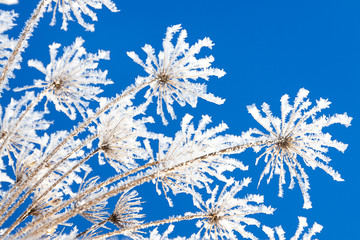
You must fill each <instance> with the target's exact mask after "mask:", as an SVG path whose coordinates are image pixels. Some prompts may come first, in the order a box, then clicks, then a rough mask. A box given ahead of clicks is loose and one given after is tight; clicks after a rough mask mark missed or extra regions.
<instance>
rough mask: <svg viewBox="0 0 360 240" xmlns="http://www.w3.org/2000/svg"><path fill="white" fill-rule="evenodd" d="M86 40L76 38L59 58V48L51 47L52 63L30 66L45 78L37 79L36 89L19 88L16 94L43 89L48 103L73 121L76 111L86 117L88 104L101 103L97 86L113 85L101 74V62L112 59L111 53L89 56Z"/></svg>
mask: <svg viewBox="0 0 360 240" xmlns="http://www.w3.org/2000/svg"><path fill="white" fill-rule="evenodd" d="M83 43H84V40H83V39H82V38H80V37H79V38H77V39H76V40H75V42H74V43H73V44H72V45H71V46H70V47H66V48H64V54H63V55H62V56H61V57H59V58H57V59H56V55H57V51H58V48H59V47H60V46H61V45H60V44H58V43H54V44H52V45H50V46H49V48H50V58H51V59H50V63H49V64H48V65H47V66H46V68H45V67H44V65H43V63H42V62H40V61H38V60H30V61H29V62H28V64H29V66H31V67H35V68H36V69H38V70H39V71H40V72H42V73H44V74H45V75H46V76H45V79H44V80H42V79H38V80H35V82H34V85H33V86H28V87H23V88H17V89H16V91H20V90H26V89H30V88H42V89H43V91H44V94H45V96H46V98H47V101H51V102H53V103H54V104H55V108H56V110H58V111H62V112H64V113H65V114H66V115H67V116H68V117H69V118H70V119H75V118H76V110H78V111H79V113H80V114H81V116H82V117H83V118H85V113H86V110H85V109H86V108H87V107H88V106H89V101H93V100H99V98H98V97H97V95H98V94H99V93H101V92H102V91H103V90H102V89H101V88H100V87H99V86H98V85H100V84H102V85H107V84H111V83H113V82H112V81H110V80H109V79H107V78H106V75H107V71H100V70H97V69H96V68H97V67H98V61H99V60H101V59H109V52H108V51H103V50H99V52H98V53H97V54H91V53H87V52H86V50H85V48H84V47H83V46H82V45H83Z"/></svg>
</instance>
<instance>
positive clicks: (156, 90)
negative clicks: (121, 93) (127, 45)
mask: <svg viewBox="0 0 360 240" xmlns="http://www.w3.org/2000/svg"><path fill="white" fill-rule="evenodd" d="M179 31H180V33H179V37H178V40H177V42H176V45H175V46H174V45H173V43H172V39H173V36H174V34H176V33H177V32H179ZM186 37H187V32H186V30H184V29H183V30H181V25H175V26H172V27H169V28H168V29H167V32H166V37H165V39H164V41H163V48H164V49H163V51H160V52H159V54H158V56H157V57H156V56H155V50H154V49H153V48H152V47H151V46H150V45H148V44H146V45H145V46H144V47H143V48H142V49H143V50H144V52H145V53H146V54H147V59H146V61H145V62H143V61H142V60H141V59H140V58H139V56H138V55H137V54H136V53H135V52H128V53H127V54H128V56H129V57H131V58H132V59H133V60H134V62H136V63H138V64H139V65H141V66H142V67H143V68H144V69H145V71H146V72H147V73H148V74H149V76H147V77H145V78H142V77H139V78H138V79H137V82H138V83H137V84H141V83H142V82H149V83H150V84H149V86H150V89H149V90H148V91H147V92H146V94H145V97H146V98H149V99H151V98H152V97H153V96H156V97H157V113H158V114H159V115H161V117H162V119H163V122H164V123H165V124H167V121H166V118H165V115H164V111H163V101H164V103H165V105H166V108H167V111H168V112H169V113H170V115H171V118H172V119H175V112H174V109H173V107H172V104H173V102H174V101H176V102H178V103H179V104H180V105H181V106H185V104H186V103H188V104H190V105H191V106H192V107H196V104H197V99H198V97H199V98H203V99H205V100H207V101H209V102H213V103H216V104H222V103H224V101H225V100H224V99H221V98H219V97H215V96H214V95H213V94H211V93H206V85H205V84H201V83H197V82H195V81H197V80H198V79H199V78H202V79H205V80H208V79H209V77H210V76H216V77H219V78H220V77H222V76H224V75H225V72H224V71H223V70H220V69H217V68H212V67H211V63H212V62H213V61H214V58H213V56H209V57H205V58H200V59H197V58H196V57H195V55H196V54H198V53H199V52H200V50H201V48H203V47H208V48H211V47H212V46H213V45H214V44H213V43H212V42H211V40H210V39H209V38H204V39H203V40H199V41H198V42H197V43H195V44H194V45H193V46H191V47H189V44H188V43H186V42H185V39H186Z"/></svg>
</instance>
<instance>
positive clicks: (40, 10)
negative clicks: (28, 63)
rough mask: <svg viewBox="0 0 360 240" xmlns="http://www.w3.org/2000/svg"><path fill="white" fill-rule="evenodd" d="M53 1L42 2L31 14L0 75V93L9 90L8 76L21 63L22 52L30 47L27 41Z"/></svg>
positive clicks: (43, 0) (44, 0) (45, 0)
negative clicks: (4, 89)
mask: <svg viewBox="0 0 360 240" xmlns="http://www.w3.org/2000/svg"><path fill="white" fill-rule="evenodd" d="M50 1H51V0H41V1H40V2H39V3H38V5H37V7H36V9H35V10H34V11H33V13H32V14H31V17H30V19H29V20H28V21H27V22H26V25H25V28H24V29H23V31H22V32H21V34H20V36H19V39H18V41H17V44H16V46H15V48H14V50H13V52H12V54H11V56H10V57H9V60H8V62H7V63H6V65H5V66H4V69H3V71H2V72H1V75H0V93H1V89H3V88H7V82H8V75H9V72H10V73H11V72H12V71H13V70H14V65H16V64H18V63H20V62H21V60H22V58H21V55H20V54H21V52H23V51H24V50H25V48H26V47H27V46H28V43H27V40H29V38H30V37H31V34H32V32H33V31H34V28H35V27H36V26H37V24H38V22H39V20H40V18H41V17H42V16H43V14H44V11H45V9H46V6H47V5H48V4H49V3H50Z"/></svg>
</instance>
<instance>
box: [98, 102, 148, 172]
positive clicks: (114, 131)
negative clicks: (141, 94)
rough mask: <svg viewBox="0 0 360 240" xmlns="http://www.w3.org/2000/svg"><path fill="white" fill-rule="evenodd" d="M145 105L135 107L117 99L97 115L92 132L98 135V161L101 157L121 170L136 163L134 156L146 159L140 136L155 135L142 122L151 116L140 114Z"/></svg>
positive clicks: (129, 167) (117, 169) (118, 170)
mask: <svg viewBox="0 0 360 240" xmlns="http://www.w3.org/2000/svg"><path fill="white" fill-rule="evenodd" d="M146 106H147V105H146V104H145V105H141V106H139V107H134V106H131V105H128V104H127V103H126V102H123V101H122V102H120V103H119V104H117V105H115V106H114V107H112V108H111V109H110V110H109V111H108V112H107V113H105V114H103V115H101V116H100V118H99V121H98V122H97V127H96V131H95V133H96V134H97V135H98V136H99V144H98V146H99V148H100V156H99V162H100V164H101V165H102V164H105V161H104V158H105V160H106V161H107V162H109V164H110V165H111V166H112V167H113V168H114V169H115V170H116V171H117V172H125V171H127V170H129V169H133V168H135V167H137V166H138V164H137V162H136V159H147V158H148V154H147V152H146V151H145V149H143V148H142V146H141V142H140V138H151V137H155V134H152V133H150V132H148V131H147V129H146V126H145V124H146V123H153V122H154V120H153V119H152V118H151V117H141V115H142V114H143V113H144V111H145V109H146Z"/></svg>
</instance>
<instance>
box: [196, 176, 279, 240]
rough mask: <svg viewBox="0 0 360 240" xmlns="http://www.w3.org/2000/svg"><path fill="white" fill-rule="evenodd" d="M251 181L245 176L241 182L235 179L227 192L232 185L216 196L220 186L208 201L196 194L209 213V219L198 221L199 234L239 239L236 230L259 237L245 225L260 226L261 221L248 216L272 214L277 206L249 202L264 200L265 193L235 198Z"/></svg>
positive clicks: (202, 208)
mask: <svg viewBox="0 0 360 240" xmlns="http://www.w3.org/2000/svg"><path fill="white" fill-rule="evenodd" d="M250 182H251V179H250V178H245V179H243V181H242V182H240V183H239V182H235V184H233V185H232V186H231V188H230V190H229V191H227V188H228V187H229V186H230V185H229V184H228V185H226V186H225V187H224V188H223V190H222V191H221V193H220V195H219V197H216V195H217V192H218V187H216V188H215V189H214V190H213V191H212V193H211V198H210V199H209V200H207V201H206V202H204V201H203V200H202V199H201V198H200V196H197V197H196V196H195V197H194V203H195V206H197V207H198V208H199V209H201V210H202V212H203V213H204V214H205V215H206V216H207V217H206V218H205V220H199V221H198V223H197V224H196V225H197V227H200V228H201V229H200V230H199V232H198V234H197V238H198V239H237V237H236V235H235V234H234V232H238V233H240V234H241V236H243V237H244V238H249V239H257V238H256V237H255V236H254V235H253V234H252V233H250V232H247V231H246V230H245V225H243V224H246V225H256V226H258V227H259V225H260V223H259V222H258V221H257V220H256V219H254V218H249V217H248V216H247V215H251V214H257V213H265V214H272V213H273V211H274V210H275V209H273V208H271V207H266V206H264V205H252V204H249V202H255V203H257V204H259V203H262V202H263V196H260V195H247V196H246V197H245V198H235V195H236V194H237V193H238V192H239V191H241V189H242V188H243V187H246V186H248V184H249V183H250Z"/></svg>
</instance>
